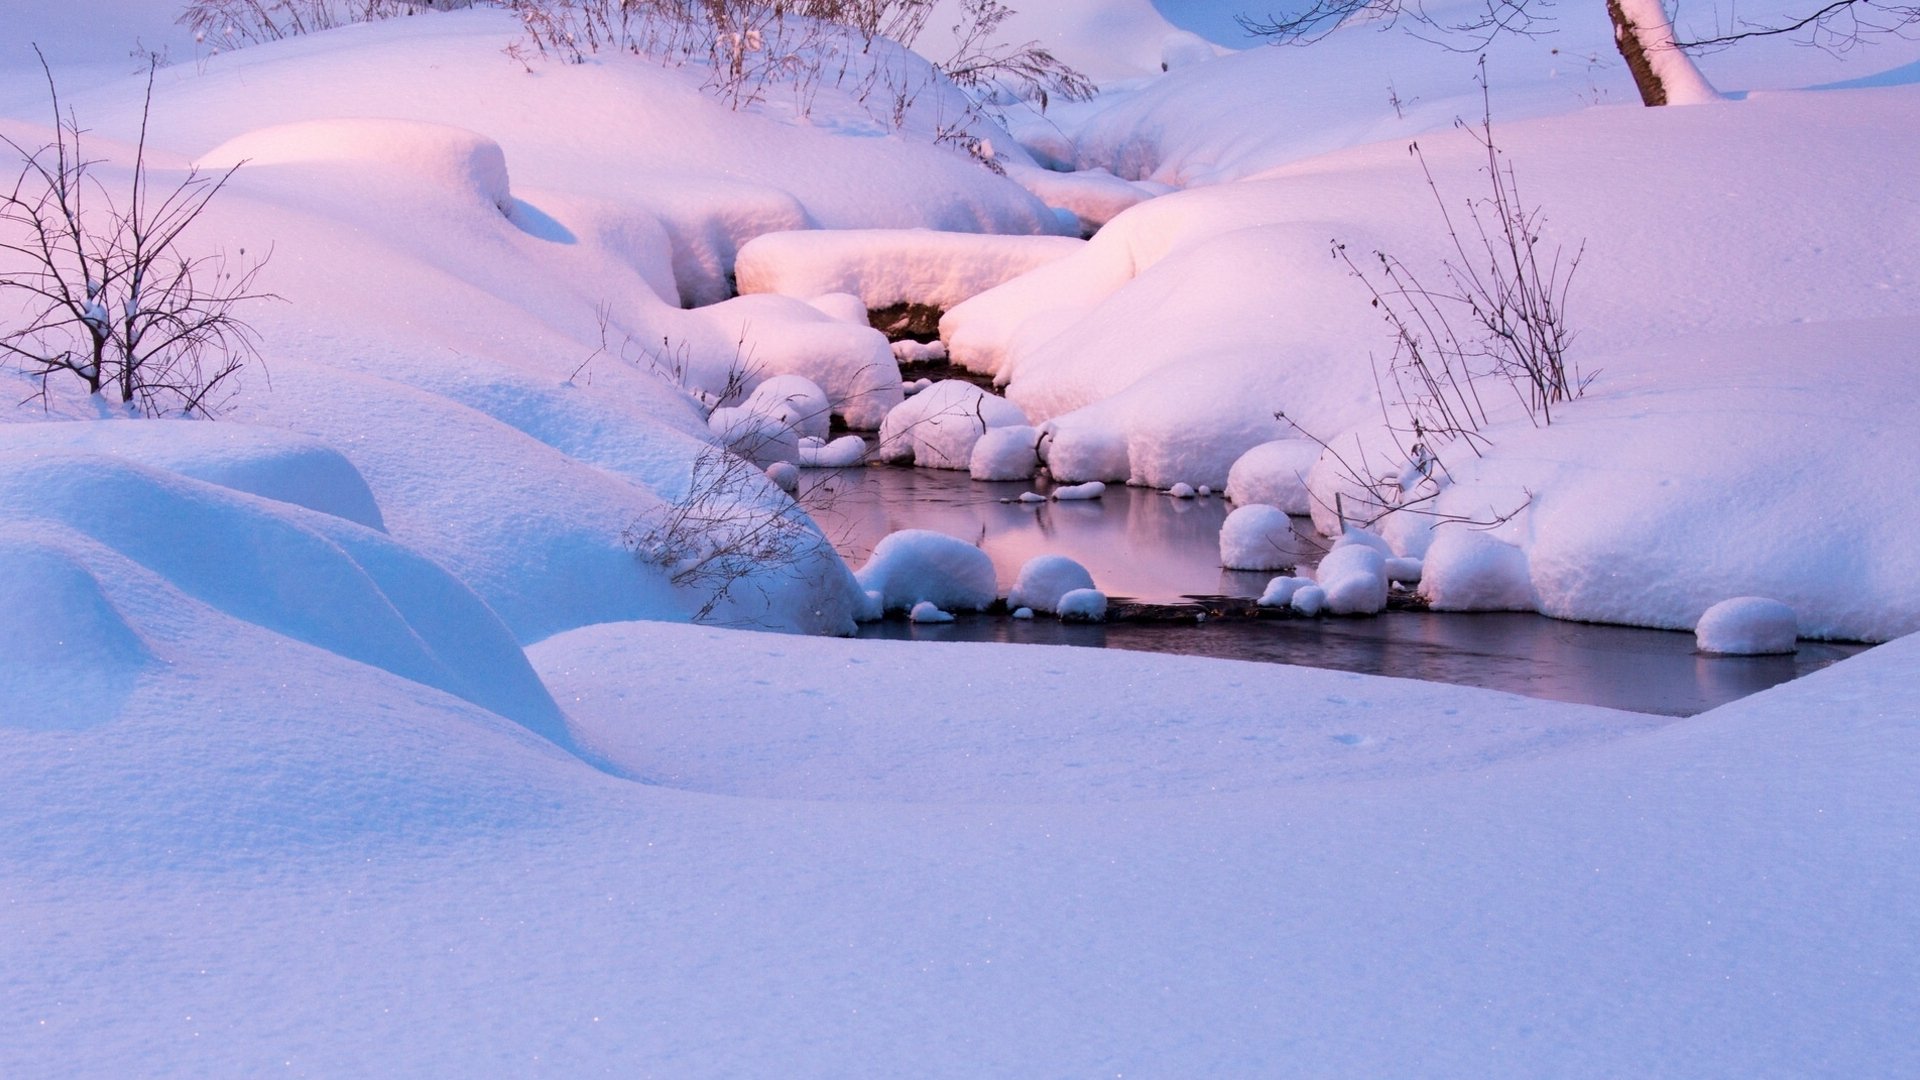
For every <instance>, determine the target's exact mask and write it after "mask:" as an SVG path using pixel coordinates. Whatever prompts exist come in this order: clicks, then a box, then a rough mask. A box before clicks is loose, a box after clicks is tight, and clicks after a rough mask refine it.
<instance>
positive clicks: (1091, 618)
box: [1059, 589, 1107, 622]
mask: <svg viewBox="0 0 1920 1080" xmlns="http://www.w3.org/2000/svg"><path fill="white" fill-rule="evenodd" d="M1059 608H1060V619H1061V621H1062V622H1101V621H1104V620H1105V619H1106V617H1107V594H1105V593H1103V592H1101V591H1100V590H1098V589H1073V590H1071V591H1069V592H1068V593H1067V594H1066V595H1064V596H1062V597H1061V598H1060V604H1059Z"/></svg>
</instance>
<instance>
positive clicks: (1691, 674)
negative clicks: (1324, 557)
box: [801, 467, 1866, 716]
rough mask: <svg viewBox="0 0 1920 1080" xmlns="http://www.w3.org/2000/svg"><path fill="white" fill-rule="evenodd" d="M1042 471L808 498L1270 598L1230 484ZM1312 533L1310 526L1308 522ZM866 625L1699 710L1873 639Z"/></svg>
mask: <svg viewBox="0 0 1920 1080" xmlns="http://www.w3.org/2000/svg"><path fill="white" fill-rule="evenodd" d="M1034 490H1039V491H1042V492H1044V491H1045V490H1046V487H1045V485H1044V482H1041V483H1028V482H1025V481H1021V482H1014V483H982V482H979V481H975V480H972V479H970V478H968V476H967V475H966V474H965V473H962V472H949V471H944V470H936V469H913V468H895V467H874V468H857V469H842V470H832V471H819V472H812V473H809V474H808V475H807V477H806V479H805V480H803V482H802V498H801V503H802V505H804V506H805V507H806V508H807V509H808V511H809V512H810V513H811V514H813V517H814V520H815V521H816V522H818V523H819V525H820V527H821V529H822V530H823V531H824V532H825V533H826V535H827V536H828V538H829V539H831V540H832V541H833V543H834V546H835V547H836V548H838V549H839V551H840V553H841V554H842V555H843V556H845V557H846V559H847V561H848V563H849V564H850V565H852V566H854V567H856V568H857V567H859V566H860V565H861V564H862V563H864V562H865V561H866V559H867V556H868V555H870V554H871V553H872V551H873V546H874V545H875V544H877V543H879V542H880V540H881V538H883V537H885V536H886V535H887V534H888V533H891V532H895V531H897V530H900V529H932V530H935V531H938V532H944V533H947V534H949V535H952V536H957V537H960V538H962V539H964V540H968V541H971V542H973V543H976V544H978V545H979V546H980V547H981V548H982V549H983V550H984V551H986V552H987V554H988V555H989V556H991V557H992V559H993V564H994V569H995V572H996V574H997V575H998V577H999V584H1000V592H1001V594H1002V595H1005V593H1006V590H1007V588H1008V587H1009V586H1011V585H1012V584H1013V581H1014V578H1015V577H1016V576H1017V575H1018V574H1019V572H1020V567H1021V566H1022V565H1024V564H1025V563H1026V561H1027V560H1028V559H1030V558H1032V557H1034V556H1036V555H1048V554H1052V555H1065V556H1068V557H1069V558H1072V559H1075V560H1077V561H1078V562H1080V563H1081V564H1082V565H1084V566H1086V568H1087V570H1088V571H1089V572H1091V573H1092V575H1093V580H1094V583H1095V585H1096V586H1098V587H1099V588H1100V589H1101V591H1103V592H1105V593H1106V594H1107V595H1108V596H1109V597H1111V598H1114V599H1115V600H1121V599H1124V600H1129V601H1137V602H1140V603H1144V604H1170V605H1185V606H1187V607H1188V608H1190V609H1191V610H1192V611H1193V613H1194V614H1195V615H1198V614H1200V613H1201V612H1202V611H1203V610H1205V608H1206V607H1207V606H1208V605H1212V606H1216V607H1217V606H1219V600H1218V598H1240V599H1242V600H1250V599H1252V598H1255V597H1258V596H1259V595H1260V593H1261V591H1262V590H1263V589H1264V588H1265V587H1266V584H1267V582H1268V580H1270V579H1271V578H1272V577H1273V576H1274V575H1273V574H1272V573H1269V572H1266V571H1256V572H1249V571H1234V570H1223V569H1221V567H1220V558H1219V534H1220V523H1221V522H1222V521H1223V520H1224V519H1225V518H1226V515H1227V513H1228V512H1229V511H1230V510H1231V509H1232V505H1231V504H1230V503H1228V502H1227V501H1226V500H1225V499H1224V498H1221V497H1220V496H1217V495H1215V496H1210V497H1203V498H1195V499H1175V498H1172V497H1170V496H1168V495H1166V494H1164V493H1161V492H1158V491H1153V490H1149V489H1145V488H1129V487H1124V486H1121V485H1118V484H1110V485H1108V487H1107V491H1106V494H1105V496H1104V497H1102V498H1100V499H1098V500H1090V501H1085V502H1045V503H1026V504H1023V503H1019V502H1014V501H1011V500H1014V499H1016V498H1017V497H1018V496H1019V495H1020V494H1021V493H1023V492H1026V491H1034ZM1296 532H1298V533H1300V534H1301V535H1302V536H1304V537H1308V538H1312V537H1313V535H1314V534H1313V531H1312V526H1311V525H1310V524H1309V523H1306V522H1304V521H1302V522H1297V523H1296ZM860 636H862V637H869V638H894V639H911V640H916V641H985V642H1016V643H1027V644H1043V645H1079V646H1089V647H1103V648H1116V649H1137V650H1143V651H1148V652H1163V653H1178V654H1186V655H1195V656H1212V657H1219V658H1223V659H1230V660H1252V661H1258V662H1262V663H1281V664H1300V665H1304V666H1308V667H1320V668H1333V669H1337V670H1342V671H1357V672H1364V673H1367V674H1372V675H1391V676H1396V677H1399V678H1407V679H1422V680H1426V681H1431V682H1446V683H1457V684H1461V685H1466V686H1478V687H1484V688H1487V689H1492V690H1504V691H1508V692H1511V693H1516V694H1525V695H1528V696H1531V697H1539V698H1549V699H1553V700H1558V701H1569V702H1579V703H1584V704H1590V705H1601V706H1605V707H1608V708H1615V709H1628V710H1632V711H1636V712H1645V713H1658V714H1664V715H1669V716H1691V715H1693V714H1695V713H1699V712H1704V711H1706V710H1708V709H1711V708H1714V707H1716V706H1719V705H1723V704H1725V703H1727V702H1729V701H1733V700H1736V699H1738V698H1741V697H1745V696H1746V695H1748V694H1752V693H1757V692H1758V691H1761V690H1765V689H1767V688H1768V687H1771V686H1775V685H1778V684H1779V683H1783V682H1786V681H1788V680H1790V679H1795V678H1798V677H1800V676H1802V675H1805V674H1808V673H1810V672H1813V671H1817V670H1819V669H1820V668H1823V667H1826V666H1827V665H1829V664H1831V663H1833V662H1835V661H1836V660H1840V659H1842V658H1844V657H1847V656H1850V655H1853V654H1854V653H1857V652H1860V651H1861V650H1863V649H1865V648H1866V646H1864V645H1852V644H1836V643H1826V642H1812V641H1803V642H1801V643H1800V650H1799V652H1797V653H1795V654H1794V655H1792V656H1762V657H1720V656H1715V657H1708V656H1701V655H1698V654H1697V653H1695V651H1694V647H1693V635H1692V634H1690V633H1682V632H1675V631H1668V630H1644V629H1638V628H1634V627H1623V626H1605V625H1598V624H1591V623H1575V622H1566V621H1563V620H1559V619H1549V618H1547V617H1545V616H1542V615H1535V614H1528V613H1513V612H1487V613H1476V614H1459V613H1444V614H1443V613H1436V612H1424V611H1388V612H1386V613H1383V614H1381V615H1377V616H1373V617H1369V618H1321V619H1303V618H1290V617H1272V618H1257V619H1256V618H1244V617H1236V618H1214V619H1190V618H1186V617H1184V616H1182V617H1180V618H1178V619H1177V620H1160V621H1147V622H1122V621H1113V622H1107V623H1101V624H1091V625H1088V624H1063V623H1061V622H1059V621H1058V620H1055V619H1051V618H1047V617H1044V616H1043V617H1040V618H1037V619H1032V620H1016V619H1011V618H1007V617H1005V616H992V615H973V616H966V615H963V616H960V617H959V618H958V619H957V620H956V621H955V622H952V623H946V624H938V625H929V624H915V623H909V622H906V621H905V620H901V619H891V618H890V619H888V620H885V621H883V622H879V623H871V624H868V625H866V626H863V627H862V628H861V633H860Z"/></svg>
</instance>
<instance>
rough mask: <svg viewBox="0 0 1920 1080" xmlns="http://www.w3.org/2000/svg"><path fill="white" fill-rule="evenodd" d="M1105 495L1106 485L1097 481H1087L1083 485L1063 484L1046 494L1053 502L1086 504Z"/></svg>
mask: <svg viewBox="0 0 1920 1080" xmlns="http://www.w3.org/2000/svg"><path fill="white" fill-rule="evenodd" d="M1106 493H1107V485H1106V484H1105V483H1103V482H1101V481H1099V480H1089V481H1087V482H1086V483H1084V484H1064V485H1062V486H1060V487H1057V488H1054V489H1053V490H1052V491H1051V492H1048V494H1049V495H1051V496H1052V498H1053V501H1054V502H1086V501H1088V500H1090V499H1098V498H1100V497H1101V496H1103V495H1105V494H1106Z"/></svg>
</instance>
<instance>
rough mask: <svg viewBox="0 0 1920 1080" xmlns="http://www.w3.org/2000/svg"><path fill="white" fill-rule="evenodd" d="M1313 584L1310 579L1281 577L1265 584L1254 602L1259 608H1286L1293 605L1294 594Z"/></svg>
mask: <svg viewBox="0 0 1920 1080" xmlns="http://www.w3.org/2000/svg"><path fill="white" fill-rule="evenodd" d="M1312 584H1313V579H1312V578H1303V577H1290V576H1283V577H1277V578H1274V579H1273V580H1272V581H1269V582H1267V587H1266V589H1265V591H1263V592H1261V594H1260V599H1259V600H1258V601H1256V603H1258V604H1259V605H1260V606H1261V607H1288V606H1290V605H1291V604H1292V603H1293V597H1294V594H1296V593H1298V592H1299V591H1300V590H1301V589H1304V588H1306V587H1307V586H1309V585H1312Z"/></svg>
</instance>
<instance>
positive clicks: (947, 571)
mask: <svg viewBox="0 0 1920 1080" xmlns="http://www.w3.org/2000/svg"><path fill="white" fill-rule="evenodd" d="M854 577H855V578H856V579H857V580H858V581H859V582H860V587H861V588H862V589H864V590H866V591H868V592H869V593H873V594H877V597H878V600H877V605H876V606H877V607H878V609H879V611H880V612H887V611H907V610H910V609H912V608H913V606H914V605H916V604H919V603H921V602H922V601H925V602H928V603H931V604H933V605H934V606H936V607H939V608H942V609H946V610H951V611H979V610H981V609H983V608H986V607H988V606H989V605H991V604H992V603H993V600H994V594H995V588H994V577H993V560H992V559H991V558H989V557H988V556H987V553H986V552H984V551H981V550H980V549H979V548H977V547H974V546H973V545H972V544H969V543H967V542H966V541H965V540H957V539H955V538H953V537H951V536H948V535H947V534H945V533H937V532H932V531H930V530H927V529H904V530H902V531H900V532H896V533H891V534H889V535H888V536H886V537H885V538H883V539H882V540H881V541H880V542H879V543H878V544H876V545H874V548H873V554H872V555H871V556H870V557H869V558H868V559H867V564H866V565H865V566H862V567H861V568H860V569H859V571H858V572H857V573H856V574H855V575H854ZM863 614H869V615H874V617H877V615H875V613H874V612H872V611H871V610H869V611H868V612H863Z"/></svg>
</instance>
